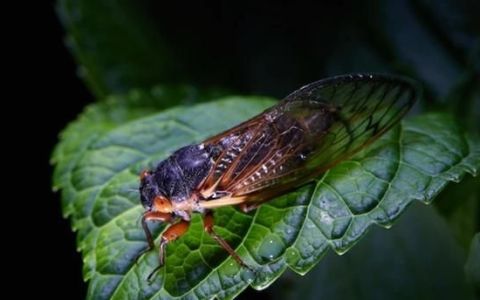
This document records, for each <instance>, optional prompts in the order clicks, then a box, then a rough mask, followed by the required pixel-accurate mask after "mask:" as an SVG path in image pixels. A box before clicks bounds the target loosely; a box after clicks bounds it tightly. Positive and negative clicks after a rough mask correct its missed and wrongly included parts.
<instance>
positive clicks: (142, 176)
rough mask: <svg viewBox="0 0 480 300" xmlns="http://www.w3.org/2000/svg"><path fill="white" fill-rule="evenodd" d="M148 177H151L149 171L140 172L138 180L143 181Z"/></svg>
mask: <svg viewBox="0 0 480 300" xmlns="http://www.w3.org/2000/svg"><path fill="white" fill-rule="evenodd" d="M150 175H151V173H150V171H149V170H143V171H142V172H140V180H142V181H143V180H144V179H145V177H147V176H150Z"/></svg>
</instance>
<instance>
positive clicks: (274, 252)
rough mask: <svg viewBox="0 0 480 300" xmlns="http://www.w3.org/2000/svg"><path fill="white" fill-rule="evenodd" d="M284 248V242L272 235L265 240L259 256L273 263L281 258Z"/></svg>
mask: <svg viewBox="0 0 480 300" xmlns="http://www.w3.org/2000/svg"><path fill="white" fill-rule="evenodd" d="M283 248H284V245H283V242H282V240H281V239H280V238H279V237H278V236H276V235H273V234H270V235H268V236H266V237H265V239H264V240H263V242H262V244H261V245H260V248H259V249H258V254H259V255H260V256H261V257H262V258H264V259H265V260H267V261H272V260H274V259H276V258H277V257H279V256H280V254H281V253H282V251H283Z"/></svg>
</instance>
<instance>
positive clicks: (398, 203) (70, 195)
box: [53, 97, 480, 299]
mask: <svg viewBox="0 0 480 300" xmlns="http://www.w3.org/2000/svg"><path fill="white" fill-rule="evenodd" d="M272 104H274V101H272V100H269V99H261V98H255V97H250V98H245V97H244V98H241V97H230V98H225V99H222V100H219V101H217V102H212V103H207V104H200V105H195V106H191V107H177V108H173V109H169V110H167V111H164V112H162V113H159V114H155V115H152V116H147V117H143V118H136V117H138V115H139V114H138V113H137V114H135V113H133V114H134V115H136V117H131V114H130V112H128V113H127V112H126V111H125V108H123V107H121V106H120V107H109V108H108V109H106V108H105V107H104V105H103V104H97V105H94V106H91V107H89V108H88V109H87V111H86V112H85V113H84V114H83V115H82V116H81V117H80V118H79V120H77V121H76V122H74V123H73V124H72V125H70V126H69V127H68V128H67V129H66V131H65V132H64V134H63V136H62V141H61V143H60V145H59V146H58V148H57V150H56V151H55V153H54V156H53V159H54V161H55V162H56V172H55V178H54V183H55V186H56V187H57V188H59V189H61V190H62V198H63V209H64V212H65V214H66V215H68V216H70V217H71V218H72V223H73V227H74V229H76V230H77V231H78V235H77V236H78V246H79V249H80V250H81V251H82V254H83V257H84V261H85V265H84V274H85V278H86V279H88V280H90V285H89V291H88V296H89V297H90V298H96V299H107V298H110V297H111V298H113V299H124V298H162V297H163V298H165V297H181V296H182V297H188V298H211V297H213V296H217V297H218V298H230V297H233V296H235V295H237V294H238V293H240V292H241V291H242V290H243V289H244V288H246V287H247V286H248V284H251V285H252V286H253V287H255V288H257V289H261V288H265V287H266V286H268V285H269V284H271V283H272V282H273V281H274V280H275V279H276V278H278V277H279V276H280V274H282V272H283V271H285V269H286V268H287V266H289V267H290V268H292V269H293V270H295V271H296V272H298V273H302V274H303V273H306V272H307V271H308V270H309V269H311V268H312V267H313V266H314V265H315V264H316V263H318V261H319V260H320V259H321V257H322V256H323V255H324V254H325V253H326V251H327V249H329V248H331V249H333V250H334V251H336V252H337V253H344V252H345V251H347V250H348V249H349V248H350V247H352V246H353V245H354V244H355V243H356V242H357V241H359V239H360V238H361V237H362V236H363V235H364V234H365V232H366V231H367V229H368V228H369V227H370V225H372V224H378V225H381V226H384V227H387V226H390V225H392V223H393V222H394V221H395V219H396V218H397V217H398V216H399V215H400V213H401V212H402V211H403V210H404V209H405V207H406V206H408V205H409V204H410V203H411V202H412V201H413V200H419V201H422V202H424V203H430V202H431V201H432V200H433V198H434V197H435V196H436V195H437V194H438V193H439V192H440V191H441V190H442V189H443V188H444V187H445V186H446V185H447V183H448V182H449V181H456V182H458V181H460V180H461V179H462V177H463V176H464V175H465V174H466V173H470V174H476V172H477V169H478V168H479V167H480V143H479V142H478V139H472V138H469V137H467V136H466V135H464V134H463V132H462V131H461V130H460V128H459V127H458V126H457V125H456V124H455V122H454V121H453V120H452V119H451V118H450V117H449V116H448V115H443V114H426V115H422V116H418V117H415V118H411V119H408V120H406V121H405V122H403V123H402V125H401V126H398V127H396V128H395V129H393V130H391V131H389V132H388V133H387V134H385V135H384V136H383V137H382V138H381V139H379V140H378V141H377V142H375V143H374V144H372V145H371V146H370V147H369V148H368V149H365V150H364V151H362V152H361V153H359V154H358V155H356V156H355V157H354V158H352V159H350V160H347V161H344V162H343V163H341V164H339V165H338V166H336V167H335V168H333V169H331V170H330V171H329V172H327V173H326V174H325V175H324V176H323V177H322V178H319V179H318V180H317V181H316V182H315V183H312V184H310V185H307V186H305V187H303V188H301V189H298V190H296V191H292V192H291V193H289V194H286V195H284V196H282V197H279V198H277V199H275V200H273V201H271V202H269V203H266V204H264V205H262V206H261V207H260V208H259V209H257V210H256V211H255V212H254V213H252V214H244V213H241V212H239V211H238V210H236V209H234V208H232V207H225V208H221V209H218V210H216V228H217V231H218V233H219V234H221V235H222V236H223V237H224V238H225V239H226V240H227V241H228V242H229V243H230V244H231V245H232V246H233V247H234V248H235V249H236V251H237V252H238V253H239V254H240V255H241V256H242V258H243V259H244V260H245V261H246V262H247V263H248V264H249V265H251V266H253V267H255V269H256V274H252V273H251V272H249V271H248V270H245V269H241V268H240V267H239V266H238V265H237V264H236V263H235V262H234V261H233V260H232V259H231V258H230V257H228V255H227V254H226V253H225V251H224V250H223V249H221V248H219V247H218V246H217V245H216V244H215V242H214V241H213V240H212V239H211V238H210V237H209V236H208V235H206V234H204V232H203V229H202V224H201V220H200V216H198V215H195V217H194V218H193V220H192V225H191V227H190V229H189V232H188V234H186V235H185V236H183V237H182V238H181V239H179V240H178V241H175V242H173V243H171V244H170V245H169V246H168V247H167V258H166V261H167V263H166V266H164V267H163V268H162V269H161V271H160V272H159V273H158V276H157V277H156V278H155V282H154V283H153V284H151V285H149V284H148V283H147V281H146V276H147V275H148V274H149V273H150V271H151V270H152V269H153V268H154V267H156V265H157V264H158V257H157V253H156V252H155V251H153V252H152V253H149V254H147V255H145V256H144V257H142V258H141V259H140V260H139V262H138V264H135V263H134V261H133V260H134V258H135V257H136V255H137V254H138V253H139V252H140V251H141V250H142V249H144V248H145V247H146V242H145V237H144V234H143V232H142V229H141V226H140V224H139V218H140V215H141V213H142V208H141V206H140V204H139V199H138V192H137V191H136V189H137V188H138V173H139V171H140V170H141V169H143V168H145V167H152V166H154V165H155V164H156V163H157V162H158V161H159V160H161V159H163V158H165V157H167V156H168V155H169V153H171V152H172V151H174V150H175V149H177V148H179V147H180V146H182V145H186V144H189V143H195V142H199V141H201V140H203V139H204V138H206V137H208V136H210V135H212V134H215V133H218V132H220V131H222V130H225V129H227V128H229V127H231V126H233V125H235V124H237V123H239V122H241V121H243V120H245V119H247V118H249V117H251V116H253V115H255V114H257V113H259V112H261V111H262V110H263V109H265V108H266V107H268V106H270V105H272ZM117 110H118V111H120V113H119V114H120V115H122V116H123V117H121V118H120V117H116V116H117ZM122 110H123V111H124V113H121V112H122ZM161 229H162V227H161V226H159V227H156V228H155V232H157V233H158V232H159V230H161ZM157 242H158V241H157Z"/></svg>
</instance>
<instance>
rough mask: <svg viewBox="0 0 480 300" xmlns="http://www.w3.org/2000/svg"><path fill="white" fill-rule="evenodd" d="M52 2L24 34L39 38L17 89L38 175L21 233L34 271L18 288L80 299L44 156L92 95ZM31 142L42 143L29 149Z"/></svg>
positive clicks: (78, 276) (77, 269)
mask: <svg viewBox="0 0 480 300" xmlns="http://www.w3.org/2000/svg"><path fill="white" fill-rule="evenodd" d="M54 3H55V1H48V3H47V1H45V3H44V5H43V6H42V7H41V8H39V10H37V11H36V13H37V17H39V16H41V18H39V21H38V22H36V23H35V25H34V26H33V27H31V28H30V29H29V35H32V33H33V35H34V37H33V39H35V40H36V39H37V38H38V39H39V41H38V42H36V41H35V42H32V43H30V44H29V47H31V48H30V50H29V52H30V53H29V55H30V56H33V57H32V58H33V59H34V60H35V62H34V64H33V63H32V64H31V65H29V66H30V69H29V70H28V73H27V74H28V75H27V76H28V77H30V78H31V82H32V83H33V86H31V87H27V88H25V87H24V88H23V89H24V90H23V91H22V93H23V92H32V94H31V95H29V96H27V97H26V98H28V104H27V103H24V104H23V103H20V104H21V105H22V106H23V107H22V108H21V109H22V110H23V109H25V106H24V105H28V106H29V112H30V114H29V115H28V116H29V121H31V124H32V125H33V126H32V127H31V128H30V130H31V133H30V134H32V135H30V134H29V135H28V136H31V141H30V142H28V146H27V145H26V147H28V149H29V151H28V152H29V154H28V155H29V156H33V159H32V160H31V163H32V167H31V168H32V169H34V170H35V172H38V173H37V174H42V175H39V176H35V177H36V179H35V180H32V181H31V183H32V184H33V185H34V186H33V187H32V190H35V201H34V203H32V205H34V206H35V209H34V215H33V216H32V218H31V219H29V222H28V228H29V229H26V230H28V231H27V232H29V233H28V234H27V235H25V236H24V235H22V237H23V238H24V239H25V240H24V242H25V244H26V245H25V247H24V248H23V249H22V250H23V251H26V252H27V253H28V256H22V260H24V261H25V265H27V268H28V269H27V270H31V269H33V270H32V271H31V272H27V273H26V274H28V275H27V276H28V279H23V280H25V281H26V282H28V288H25V285H24V284H22V286H23V287H22V288H21V290H20V292H21V293H22V294H23V293H25V292H26V293H32V295H35V297H42V296H45V297H48V298H50V299H84V298H85V294H86V287H87V285H86V283H84V282H83V279H82V258H81V255H80V253H79V252H77V251H76V250H75V249H76V245H75V234H73V233H72V230H71V229H70V224H69V220H66V219H64V218H63V217H62V212H61V206H60V194H59V193H54V192H53V191H52V188H51V186H52V179H51V174H52V171H53V168H52V166H51V165H50V163H49V160H50V156H51V153H52V151H53V148H54V146H55V145H56V144H57V142H58V136H59V133H60V132H61V130H62V129H63V128H65V126H66V125H67V124H68V123H69V122H71V121H72V120H74V119H75V118H76V117H77V116H78V114H79V113H80V112H81V111H82V110H83V108H84V107H85V106H86V105H87V104H88V103H90V102H92V101H93V96H92V95H91V94H90V92H89V91H88V89H87V88H86V87H85V85H84V84H83V82H82V81H81V80H80V79H79V78H78V77H77V75H76V68H77V66H76V63H75V61H74V59H73V57H72V56H71V54H70V53H69V52H68V50H67V49H66V47H65V45H64V39H63V37H64V31H63V28H62V26H61V24H60V22H59V20H58V18H57V16H56V14H55V10H54ZM34 52H35V53H34ZM29 82H30V80H29ZM30 89H31V90H30ZM33 141H34V142H33ZM32 143H33V144H36V143H39V145H41V146H38V147H34V148H31V147H32ZM23 188H24V187H23ZM32 200H33V199H32ZM26 225H27V224H26ZM32 228H33V229H34V230H33V231H32ZM32 262H33V267H32ZM21 274H22V275H21V277H16V279H15V280H21V281H23V280H22V278H23V277H22V276H25V273H24V271H21ZM17 292H18V290H17Z"/></svg>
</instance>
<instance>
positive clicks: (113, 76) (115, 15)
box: [57, 0, 180, 97]
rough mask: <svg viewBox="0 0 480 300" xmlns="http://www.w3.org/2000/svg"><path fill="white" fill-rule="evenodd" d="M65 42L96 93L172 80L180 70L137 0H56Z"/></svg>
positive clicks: (124, 89) (144, 6)
mask: <svg viewBox="0 0 480 300" xmlns="http://www.w3.org/2000/svg"><path fill="white" fill-rule="evenodd" d="M57 11H58V15H59V16H60V18H61V20H62V23H63V24H64V26H65V28H66V31H67V37H66V43H67V46H69V47H70V48H71V50H72V51H73V53H74V55H75V57H76V59H77V61H78V62H79V63H80V67H79V74H80V75H81V76H82V77H84V79H85V80H86V82H87V83H88V85H89V86H90V88H91V90H92V91H94V92H95V94H97V96H99V97H104V96H105V95H108V94H111V93H123V92H126V91H128V90H130V89H131V88H151V87H152V86H154V85H155V84H157V83H171V82H174V80H175V79H177V78H178V77H179V76H180V75H179V74H178V68H176V65H175V61H174V60H173V59H172V55H171V53H170V52H169V50H168V48H167V47H166V46H165V45H164V41H163V37H162V36H161V35H160V34H159V32H157V31H156V30H155V26H154V24H153V22H152V21H153V20H152V18H151V17H150V16H149V11H148V7H147V5H145V4H144V3H141V2H140V1H116V2H115V3H111V2H110V1H98V0H86V1H72V0H61V1H58V7H57Z"/></svg>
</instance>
